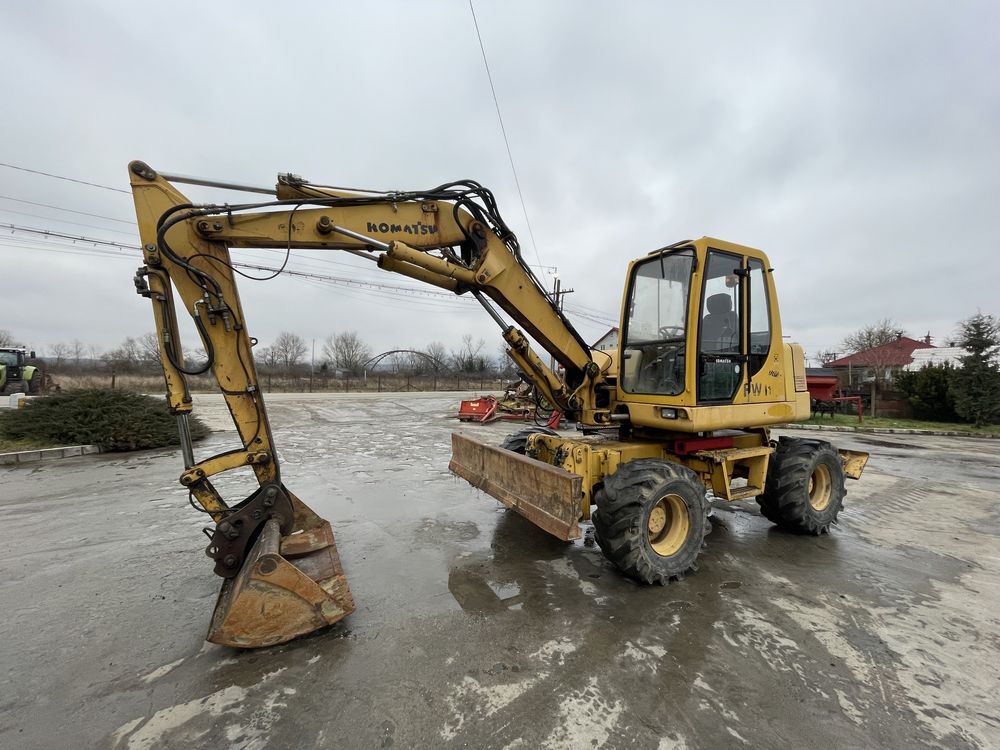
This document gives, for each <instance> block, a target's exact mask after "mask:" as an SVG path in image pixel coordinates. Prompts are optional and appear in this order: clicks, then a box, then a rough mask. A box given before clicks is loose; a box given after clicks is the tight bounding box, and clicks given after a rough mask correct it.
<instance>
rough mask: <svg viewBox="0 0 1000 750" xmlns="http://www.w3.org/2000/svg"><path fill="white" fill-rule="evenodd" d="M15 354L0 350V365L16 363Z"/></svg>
mask: <svg viewBox="0 0 1000 750" xmlns="http://www.w3.org/2000/svg"><path fill="white" fill-rule="evenodd" d="M16 364H17V355H16V354H14V352H0V365H16Z"/></svg>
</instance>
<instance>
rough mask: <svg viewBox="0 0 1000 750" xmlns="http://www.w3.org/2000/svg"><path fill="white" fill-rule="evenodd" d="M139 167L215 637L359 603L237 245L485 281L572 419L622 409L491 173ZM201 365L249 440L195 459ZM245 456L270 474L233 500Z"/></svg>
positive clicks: (143, 218)
mask: <svg viewBox="0 0 1000 750" xmlns="http://www.w3.org/2000/svg"><path fill="white" fill-rule="evenodd" d="M129 178H130V182H131V186H132V193H133V197H134V201H135V208H136V216H137V220H138V225H139V233H140V237H141V240H142V247H143V257H144V261H145V265H143V266H142V267H141V268H140V269H139V271H138V272H137V274H136V289H137V291H138V292H139V293H140V294H142V295H143V296H145V297H147V298H149V299H150V301H151V302H152V307H153V315H154V319H155V322H156V330H157V338H158V341H159V346H160V355H161V361H162V364H163V370H164V377H165V380H166V385H167V400H168V403H169V407H170V409H171V411H172V412H173V413H174V414H175V415H176V416H177V419H178V427H179V431H180V435H181V446H182V453H183V457H184V464H185V470H184V473H183V474H182V475H181V478H180V481H181V484H182V485H184V486H185V487H186V488H187V489H188V490H189V491H190V493H191V496H192V498H193V500H195V501H197V506H196V507H200V509H202V510H203V511H204V512H205V513H206V514H208V515H209V516H210V517H211V518H212V520H213V521H214V522H215V526H214V528H213V529H206V533H207V534H208V535H209V537H210V542H209V545H208V547H207V549H206V553H207V554H208V555H209V557H211V558H212V559H213V560H214V561H215V572H216V573H217V574H218V575H220V576H221V577H223V578H224V579H225V582H224V584H223V588H222V591H221V593H220V596H219V601H218V603H217V605H216V610H215V613H214V615H213V618H212V625H211V628H210V630H209V640H211V641H214V642H216V643H223V644H226V645H231V646H237V647H254V646H262V645H270V644H273V643H280V642H283V641H286V640H289V639H291V638H293V637H296V636H298V635H301V634H303V633H307V632H310V631H312V630H315V629H316V628H319V627H323V626H325V625H328V624H331V623H333V622H336V621H337V620H339V619H341V618H342V617H344V616H346V615H347V614H349V613H350V612H351V611H353V608H354V603H353V600H352V598H351V594H350V591H349V589H348V587H347V582H346V578H345V577H344V574H343V570H342V567H341V564H340V559H339V556H338V554H337V549H336V544H335V541H334V536H333V532H332V529H331V527H330V524H329V522H328V521H326V520H324V519H322V518H320V517H319V516H318V515H316V514H315V513H314V512H313V511H312V510H310V509H309V508H308V506H306V505H305V504H304V503H302V502H301V501H300V500H299V499H298V498H297V497H296V496H295V495H294V494H293V493H291V492H290V491H289V490H288V489H287V488H286V487H285V486H284V484H283V483H282V482H281V477H280V470H279V465H278V461H277V457H276V455H275V450H274V445H273V439H272V434H271V429H270V425H269V423H268V419H267V412H266V409H265V406H264V397H263V394H262V393H261V390H260V386H259V381H258V379H257V374H256V370H255V367H254V360H253V352H252V347H253V345H254V344H255V343H256V341H255V340H254V339H253V338H252V337H251V336H250V335H249V333H248V328H247V322H246V318H245V316H244V313H243V309H242V305H241V304H240V299H239V293H238V290H237V285H236V278H235V276H236V271H235V269H234V267H233V262H232V260H231V257H230V253H229V249H230V248H277V249H285V250H286V251H287V252H289V253H291V252H292V251H293V250H296V249H301V248H311V249H329V250H340V251H345V252H349V253H352V254H354V255H356V256H359V257H362V258H366V259H368V260H369V261H371V262H373V263H375V264H377V266H378V267H379V268H381V269H383V270H385V271H390V272H393V273H398V274H401V275H404V276H408V277H410V278H413V279H416V280H419V281H422V282H425V283H428V284H432V285H434V286H436V287H439V288H442V289H447V290H449V291H452V292H454V293H456V294H466V293H468V294H471V295H473V296H474V297H475V298H476V299H477V300H478V301H479V303H480V304H482V306H483V307H484V308H485V309H486V311H487V312H488V313H489V314H490V316H491V317H492V318H493V319H494V320H495V321H496V322H497V323H498V324H499V325H500V327H501V329H502V330H503V337H504V339H505V341H506V342H507V344H508V345H509V347H510V348H509V354H510V356H511V357H512V358H513V359H514V361H515V362H516V363H517V364H518V366H519V367H520V368H521V370H522V371H523V372H524V373H526V374H527V375H528V376H529V377H530V378H531V379H532V380H533V381H534V383H535V385H536V386H537V388H538V389H539V391H540V392H541V393H542V395H544V396H545V398H546V399H547V400H548V401H549V402H550V403H552V404H553V405H554V406H555V407H556V408H558V409H560V410H561V411H563V412H565V413H567V414H568V415H570V416H571V417H573V418H577V419H585V420H587V421H590V422H592V423H601V422H606V421H609V420H610V416H609V415H608V413H607V412H606V411H605V410H602V409H601V408H599V405H598V396H597V394H598V390H599V389H598V386H599V385H600V384H601V382H602V379H603V373H602V372H601V369H600V368H599V367H598V366H597V364H596V363H595V362H594V361H593V359H592V358H591V354H590V349H589V347H588V346H587V344H586V343H585V342H584V341H583V339H582V338H581V337H580V335H579V334H578V333H577V332H576V330H575V329H574V328H573V326H572V325H571V324H570V323H569V321H568V320H566V318H565V317H564V316H563V314H562V313H561V311H560V310H559V308H558V307H557V305H555V304H554V303H553V301H552V299H551V298H550V297H549V295H548V294H546V292H545V291H544V290H543V289H542V287H541V285H540V284H539V283H538V281H537V279H536V278H535V277H534V275H533V273H532V272H531V270H530V268H529V267H528V266H527V264H526V263H525V262H524V261H523V260H522V258H521V256H520V250H519V248H518V245H517V240H516V238H515V236H514V234H513V233H512V232H511V231H510V230H509V228H508V227H507V226H506V224H505V223H504V222H503V220H502V218H501V217H500V215H499V213H498V211H497V209H496V205H495V203H494V201H493V196H492V194H491V193H490V191H488V190H486V189H485V188H483V187H482V186H480V185H478V184H477V183H475V182H471V181H465V182H457V183H449V184H446V185H442V186H439V187H436V188H433V189H431V190H427V191H414V192H360V191H347V190H343V189H340V188H331V187H327V186H319V185H312V184H309V183H307V182H306V181H304V180H302V179H301V178H298V177H295V176H292V175H284V176H282V177H280V178H279V181H278V184H277V186H276V188H275V189H274V190H273V191H272V190H269V189H261V188H247V187H245V186H239V185H233V184H230V183H219V182H213V181H205V180H197V179H193V178H184V177H180V176H172V175H162V174H158V173H156V172H155V171H154V170H152V169H151V168H150V167H149V166H147V165H146V164H144V163H142V162H132V163H131V164H130V165H129ZM185 182H187V183H194V184H202V185H208V186H214V187H219V188H227V189H231V190H232V189H236V190H245V191H246V190H249V191H251V192H256V193H265V194H267V195H268V199H267V200H258V201H256V202H249V203H244V204H222V205H220V204H207V205H204V204H202V205H196V204H193V203H191V202H190V201H189V200H188V199H187V198H186V197H185V196H184V195H183V194H182V193H181V192H180V191H179V190H178V189H177V188H176V187H175V183H185ZM175 294H176V296H177V297H179V299H180V300H181V302H182V303H183V306H184V308H185V311H186V312H187V313H188V314H189V315H190V316H191V317H192V319H193V321H194V324H195V327H196V329H197V331H198V333H199V336H200V338H201V342H202V344H203V346H204V349H205V353H206V355H207V361H206V362H205V363H204V364H203V365H200V366H192V365H189V364H187V363H186V362H185V360H184V357H183V354H182V351H183V350H182V346H181V341H180V335H179V329H178V319H177V318H178V311H177V309H176V305H175V301H174V300H175ZM497 308H499V310H498V309H497ZM500 311H502V312H504V313H506V314H507V315H508V316H509V317H510V318H511V319H512V320H513V321H514V323H515V324H516V325H512V324H509V323H507V322H506V321H505V320H504V318H503V316H502V315H501V313H500ZM518 326H519V327H518ZM522 329H523V330H522ZM528 336H530V337H531V338H532V339H534V340H535V341H536V342H538V344H539V345H540V346H541V347H542V348H543V349H544V350H545V351H546V352H548V353H549V354H551V355H552V356H553V357H554V358H555V360H556V361H558V362H559V363H560V365H562V367H563V369H564V373H565V374H564V378H562V379H560V378H559V377H557V375H556V374H555V373H554V372H553V371H552V370H551V369H550V368H549V367H548V366H547V365H546V364H545V363H544V361H542V359H541V358H540V357H539V356H538V355H537V354H536V353H535V352H534V351H533V350H532V347H531V346H530V343H529V340H528ZM202 372H210V373H211V374H212V375H213V376H214V378H215V379H216V381H217V382H218V384H219V388H220V390H221V391H222V394H223V397H224V398H225V401H226V404H227V406H228V408H229V411H230V414H231V415H232V418H233V421H234V423H235V425H236V430H237V432H238V434H239V437H240V439H241V447H240V448H238V449H235V450H230V451H226V452H224V453H221V454H218V455H215V456H212V457H210V458H208V459H205V460H201V461H196V460H195V457H194V451H193V447H192V444H191V437H190V431H189V429H188V415H189V414H190V412H191V408H192V399H191V394H190V391H189V389H188V385H187V377H188V376H191V375H195V374H200V373H202ZM241 467H249V468H250V469H251V470H252V472H253V474H254V476H255V478H256V481H257V483H258V485H259V486H258V488H257V489H256V490H255V491H254V492H253V493H252V494H251V495H250V496H249V497H247V498H246V499H244V500H242V501H241V502H238V503H235V504H229V503H227V502H226V501H225V499H224V498H223V497H222V496H221V494H220V493H219V492H218V490H217V489H216V488H215V486H214V485H213V483H212V481H211V478H212V477H213V476H216V475H218V474H220V473H223V472H226V471H230V470H233V469H237V468H241ZM573 502H574V501H573V500H572V499H571V500H570V501H569V503H568V504H569V505H570V506H571V507H570V510H569V515H570V516H572V515H573V514H574V513H575V511H573V509H572V504H573ZM563 504H564V505H565V504H566V503H563ZM571 520H572V525H573V527H574V528H575V517H574V518H572V519H571Z"/></svg>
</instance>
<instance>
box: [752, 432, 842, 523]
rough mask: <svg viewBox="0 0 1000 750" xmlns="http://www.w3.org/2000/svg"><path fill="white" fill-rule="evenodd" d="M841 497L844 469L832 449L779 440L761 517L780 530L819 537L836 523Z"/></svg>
mask: <svg viewBox="0 0 1000 750" xmlns="http://www.w3.org/2000/svg"><path fill="white" fill-rule="evenodd" d="M844 494H845V488H844V465H843V462H842V461H841V460H840V454H839V453H837V451H836V449H835V448H834V447H833V446H832V445H830V444H829V443H827V442H825V441H822V440H803V439H801V438H781V439H780V440H779V441H778V448H777V450H776V451H775V452H774V455H773V456H772V457H771V462H770V465H769V466H768V469H767V484H766V485H765V487H764V492H763V493H762V494H761V495H760V496H759V497H758V498H757V504H758V505H759V506H760V512H761V515H763V516H764V517H765V518H766V519H768V520H769V521H771V522H772V523H774V524H777V525H778V526H779V527H781V528H783V529H787V530H789V531H797V532H800V533H804V534H813V535H815V536H819V535H820V534H825V533H828V532H829V531H830V524H832V523H835V522H836V521H837V514H839V513H840V510H841V508H842V507H843V504H844Z"/></svg>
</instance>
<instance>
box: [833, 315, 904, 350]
mask: <svg viewBox="0 0 1000 750" xmlns="http://www.w3.org/2000/svg"><path fill="white" fill-rule="evenodd" d="M904 333H905V332H904V331H903V329H902V328H900V326H899V323H897V322H896V321H894V320H893V319H892V318H883V319H882V320H880V321H878V322H877V323H872V324H871V325H867V326H865V327H864V328H859V329H858V330H857V331H855V332H854V333H852V334H850V335H848V336H845V337H844V349H846V350H847V351H848V352H852V353H857V352H863V351H866V350H868V349H874V348H875V347H877V346H882V345H884V344H888V343H891V342H893V341H895V340H896V339H899V338H902V336H903V335H904Z"/></svg>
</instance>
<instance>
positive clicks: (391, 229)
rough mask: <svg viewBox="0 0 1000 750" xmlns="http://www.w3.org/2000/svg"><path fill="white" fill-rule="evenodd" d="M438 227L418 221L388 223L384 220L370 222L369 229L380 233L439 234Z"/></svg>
mask: <svg viewBox="0 0 1000 750" xmlns="http://www.w3.org/2000/svg"><path fill="white" fill-rule="evenodd" d="M437 230H438V229H437V227H436V226H434V225H433V224H424V223H423V222H422V221H418V222H417V223H416V224H387V223H386V222H384V221H383V222H382V223H380V224H376V223H375V222H373V221H369V222H368V231H369V232H375V233H378V234H437Z"/></svg>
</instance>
